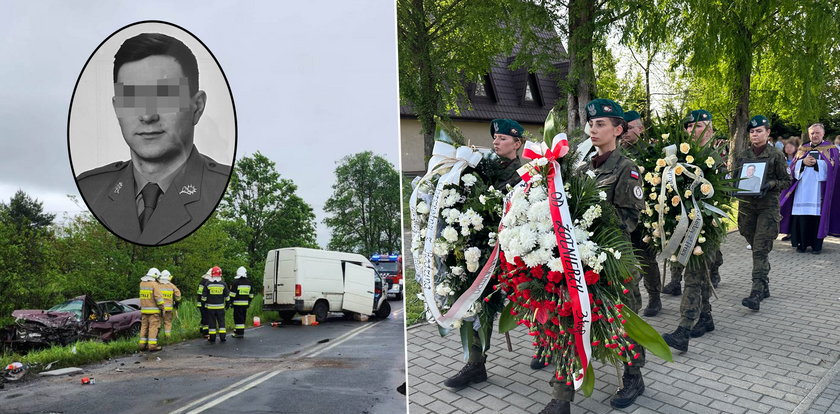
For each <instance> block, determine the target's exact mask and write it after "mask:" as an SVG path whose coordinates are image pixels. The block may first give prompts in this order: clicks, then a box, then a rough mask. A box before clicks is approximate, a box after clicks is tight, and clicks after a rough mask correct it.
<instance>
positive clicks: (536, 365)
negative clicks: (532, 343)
mask: <svg viewBox="0 0 840 414" xmlns="http://www.w3.org/2000/svg"><path fill="white" fill-rule="evenodd" d="M544 353H545V348H543V347H538V348H537V351H536V355H537V356H534V357H533V358H531V369H543V368H545V366H546V363H545V362H543V360H542V355H543V354H544Z"/></svg>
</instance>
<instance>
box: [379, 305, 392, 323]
mask: <svg viewBox="0 0 840 414" xmlns="http://www.w3.org/2000/svg"><path fill="white" fill-rule="evenodd" d="M389 315H391V304H390V303H388V301H385V302H382V306H380V307H379V309H377V310H376V317H377V318H379V319H385V318H387V317H388V316H389Z"/></svg>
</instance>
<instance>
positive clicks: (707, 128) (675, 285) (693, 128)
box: [662, 109, 726, 338]
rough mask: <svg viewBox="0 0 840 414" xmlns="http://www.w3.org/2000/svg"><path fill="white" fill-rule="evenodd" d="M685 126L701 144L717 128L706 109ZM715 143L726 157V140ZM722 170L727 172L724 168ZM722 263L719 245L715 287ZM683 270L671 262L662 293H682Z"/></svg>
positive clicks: (694, 113)
mask: <svg viewBox="0 0 840 414" xmlns="http://www.w3.org/2000/svg"><path fill="white" fill-rule="evenodd" d="M683 128H685V130H686V132H688V133H689V134H690V135H693V136H694V138H695V139H697V140H698V141H699V142H700V145H706V143H708V142H709V140H711V139H712V137H713V136H714V135H715V130H714V127H713V126H712V114H711V113H709V111H707V110H705V109H697V110H694V111H691V113H689V114H688V116H686V117H685V119H683ZM713 145H714V147H715V148H716V149H718V150H719V155H720V156H721V158H723V159H726V141H724V140H721V141H718V142H715V143H714V144H713ZM720 172H721V173H725V172H724V171H722V170H721V171H720ZM721 265H723V254H722V253H721V252H720V248H719V247H718V249H717V250H715V253H714V259H713V260H712V262H711V263H710V264H709V278H710V279H711V281H712V286H714V287H715V288H717V287H718V283H720V271H719V269H720V266H721ZM683 270H685V266H683V265H682V264H680V263H678V262H673V263H671V281H670V282H669V283H667V284H666V285H665V286H664V287H663V288H662V293H664V294H666V295H674V296H679V295H680V294H682V289H681V285H680V284H681V283H682V276H683ZM704 323H705V322H704ZM711 327H712V329H709V331H711V330H714V324H713V323H712V324H711ZM705 332H706V331H702V330H700V329H699V328H698V330H697V332H692V333H694V334H695V335H694V336H692V337H693V338H696V337H698V336H702V335H703V333H705Z"/></svg>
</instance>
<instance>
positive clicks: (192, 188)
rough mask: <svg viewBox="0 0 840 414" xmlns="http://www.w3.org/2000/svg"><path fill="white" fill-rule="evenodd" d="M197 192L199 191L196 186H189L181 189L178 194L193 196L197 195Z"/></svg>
mask: <svg viewBox="0 0 840 414" xmlns="http://www.w3.org/2000/svg"><path fill="white" fill-rule="evenodd" d="M196 191H197V189H196V188H195V186H194V185H192V184H187V185H185V186H183V187H181V192H179V193H178V194H186V195H193V194H195V192H196Z"/></svg>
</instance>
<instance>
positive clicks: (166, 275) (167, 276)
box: [160, 269, 172, 281]
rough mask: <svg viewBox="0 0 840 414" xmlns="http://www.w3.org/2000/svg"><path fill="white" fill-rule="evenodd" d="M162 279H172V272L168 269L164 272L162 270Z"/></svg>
mask: <svg viewBox="0 0 840 414" xmlns="http://www.w3.org/2000/svg"><path fill="white" fill-rule="evenodd" d="M160 279H161V280H166V281H169V280H172V273H169V271H168V270H166V269H164V270H163V271H162V272H160Z"/></svg>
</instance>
